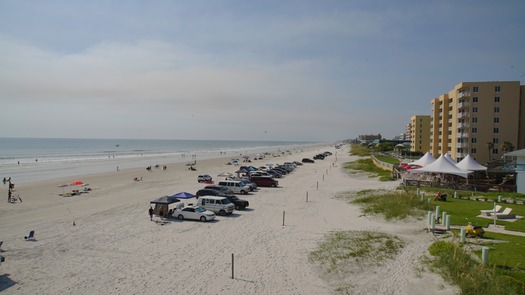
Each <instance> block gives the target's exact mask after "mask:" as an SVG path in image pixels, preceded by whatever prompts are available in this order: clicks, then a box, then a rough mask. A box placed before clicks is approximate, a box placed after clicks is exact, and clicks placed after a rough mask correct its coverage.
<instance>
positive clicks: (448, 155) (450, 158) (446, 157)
mask: <svg viewBox="0 0 525 295" xmlns="http://www.w3.org/2000/svg"><path fill="white" fill-rule="evenodd" d="M445 159H447V161H449V162H450V163H451V164H452V165H454V166H456V164H457V163H458V162H456V161H455V160H454V159H452V157H451V156H450V154H449V153H445Z"/></svg>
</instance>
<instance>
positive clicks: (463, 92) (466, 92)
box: [458, 91, 470, 98]
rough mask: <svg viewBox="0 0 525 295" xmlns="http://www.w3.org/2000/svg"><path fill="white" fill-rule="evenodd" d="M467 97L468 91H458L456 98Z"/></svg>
mask: <svg viewBox="0 0 525 295" xmlns="http://www.w3.org/2000/svg"><path fill="white" fill-rule="evenodd" d="M468 96H470V91H460V92H459V93H458V98H462V97H468Z"/></svg>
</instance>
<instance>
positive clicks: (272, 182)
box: [250, 176, 279, 187]
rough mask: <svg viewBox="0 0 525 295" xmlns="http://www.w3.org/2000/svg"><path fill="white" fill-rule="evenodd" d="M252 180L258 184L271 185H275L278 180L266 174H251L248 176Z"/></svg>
mask: <svg viewBox="0 0 525 295" xmlns="http://www.w3.org/2000/svg"><path fill="white" fill-rule="evenodd" d="M250 180H251V181H252V182H255V183H257V185H258V186H273V187H277V186H278V185H279V182H278V181H277V180H275V179H273V178H271V177H266V176H252V177H251V178H250Z"/></svg>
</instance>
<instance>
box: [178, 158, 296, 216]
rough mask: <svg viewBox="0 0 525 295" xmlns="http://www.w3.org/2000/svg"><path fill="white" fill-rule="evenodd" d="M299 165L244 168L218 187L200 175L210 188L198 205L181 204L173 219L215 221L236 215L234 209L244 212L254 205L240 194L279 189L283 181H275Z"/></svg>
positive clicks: (199, 197)
mask: <svg viewBox="0 0 525 295" xmlns="http://www.w3.org/2000/svg"><path fill="white" fill-rule="evenodd" d="M299 165H302V163H300V162H287V163H284V164H282V165H272V166H271V167H270V166H261V167H254V166H241V167H240V170H239V171H241V173H239V174H243V176H242V177H237V178H233V177H232V178H228V179H225V180H220V181H218V182H217V183H216V184H212V183H209V182H210V181H211V177H209V175H206V174H203V175H200V176H199V178H198V181H199V182H204V183H208V185H206V186H205V187H204V188H203V189H200V190H198V191H197V193H196V194H195V196H196V198H197V202H196V204H195V205H188V206H184V205H183V204H178V206H177V208H176V209H175V211H174V212H173V216H174V217H177V218H178V219H180V220H183V219H194V220H200V221H209V220H213V219H214V218H215V216H216V214H218V215H227V214H232V213H233V212H234V210H244V209H246V208H247V207H249V206H250V202H248V201H247V200H244V199H241V198H239V197H237V196H236V194H242V195H246V194H248V193H249V192H253V191H256V190H257V189H258V187H277V186H278V185H279V182H278V181H277V180H276V179H275V178H282V177H284V175H287V174H289V173H291V172H292V171H293V170H294V169H295V168H296V167H297V166H299Z"/></svg>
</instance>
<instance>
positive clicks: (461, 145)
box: [456, 142, 468, 149]
mask: <svg viewBox="0 0 525 295" xmlns="http://www.w3.org/2000/svg"><path fill="white" fill-rule="evenodd" d="M456 147H457V148H461V149H462V148H468V143H465V142H460V143H457V144H456Z"/></svg>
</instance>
